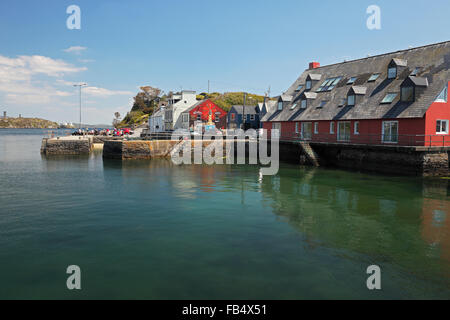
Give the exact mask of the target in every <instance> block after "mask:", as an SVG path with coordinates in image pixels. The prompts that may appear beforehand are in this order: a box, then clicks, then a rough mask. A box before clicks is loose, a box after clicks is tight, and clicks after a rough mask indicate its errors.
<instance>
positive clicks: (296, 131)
mask: <svg viewBox="0 0 450 320" xmlns="http://www.w3.org/2000/svg"><path fill="white" fill-rule="evenodd" d="M295 133H298V122H296V123H295Z"/></svg>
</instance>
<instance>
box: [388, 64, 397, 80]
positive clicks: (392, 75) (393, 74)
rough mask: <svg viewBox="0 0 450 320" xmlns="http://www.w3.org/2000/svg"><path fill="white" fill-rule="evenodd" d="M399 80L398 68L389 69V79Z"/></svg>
mask: <svg viewBox="0 0 450 320" xmlns="http://www.w3.org/2000/svg"><path fill="white" fill-rule="evenodd" d="M395 78H397V67H389V69H388V79H395Z"/></svg>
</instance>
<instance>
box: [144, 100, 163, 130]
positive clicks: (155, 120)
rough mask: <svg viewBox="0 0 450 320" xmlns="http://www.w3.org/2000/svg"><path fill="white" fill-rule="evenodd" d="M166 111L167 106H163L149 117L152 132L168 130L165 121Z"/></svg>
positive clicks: (149, 126)
mask: <svg viewBox="0 0 450 320" xmlns="http://www.w3.org/2000/svg"><path fill="white" fill-rule="evenodd" d="M165 111H166V106H161V107H160V108H159V109H158V110H157V111H156V112H155V113H153V114H152V115H151V116H150V117H148V128H149V131H150V133H155V132H164V131H166V130H165V123H164V116H165Z"/></svg>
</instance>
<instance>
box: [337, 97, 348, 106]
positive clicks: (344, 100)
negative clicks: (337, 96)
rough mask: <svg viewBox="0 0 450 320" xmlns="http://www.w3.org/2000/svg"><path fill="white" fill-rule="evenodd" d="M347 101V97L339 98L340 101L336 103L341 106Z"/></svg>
mask: <svg viewBox="0 0 450 320" xmlns="http://www.w3.org/2000/svg"><path fill="white" fill-rule="evenodd" d="M346 102H347V99H345V98H341V100H340V102H339V104H338V107H343V106H345V103H346Z"/></svg>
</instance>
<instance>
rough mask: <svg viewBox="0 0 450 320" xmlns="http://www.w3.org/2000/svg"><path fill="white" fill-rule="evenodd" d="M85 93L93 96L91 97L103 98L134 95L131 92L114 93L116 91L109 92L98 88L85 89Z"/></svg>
mask: <svg viewBox="0 0 450 320" xmlns="http://www.w3.org/2000/svg"><path fill="white" fill-rule="evenodd" d="M83 92H84V93H86V94H88V95H91V96H101V97H109V96H115V95H131V94H133V93H132V92H130V91H114V90H108V89H104V88H98V87H86V88H84V89H83Z"/></svg>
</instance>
